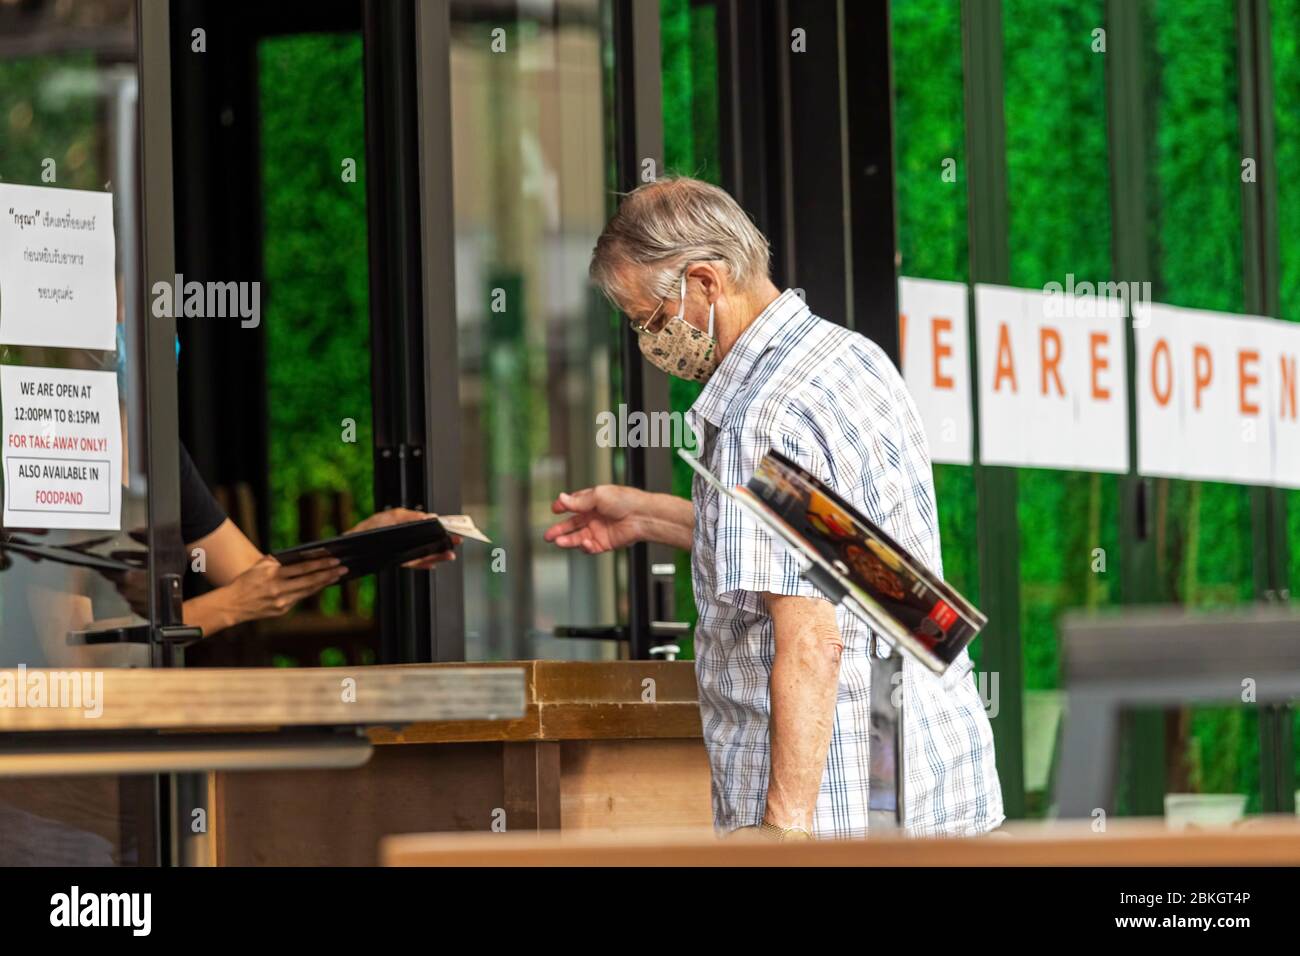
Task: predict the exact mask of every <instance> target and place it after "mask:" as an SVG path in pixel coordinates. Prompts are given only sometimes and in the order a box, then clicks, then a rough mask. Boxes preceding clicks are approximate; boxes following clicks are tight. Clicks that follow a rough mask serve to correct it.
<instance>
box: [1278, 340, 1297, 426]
mask: <svg viewBox="0 0 1300 956" xmlns="http://www.w3.org/2000/svg"><path fill="white" fill-rule="evenodd" d="M1295 381H1296V379H1295V356H1294V355H1283V356H1282V410H1281V413H1280V415H1281V417H1282V418H1286V417H1287V415H1286V409H1287V406H1288V405H1290V406H1291V421H1295V407H1296V401H1295V398H1296V388H1295Z"/></svg>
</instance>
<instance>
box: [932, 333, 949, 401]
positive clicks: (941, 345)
mask: <svg viewBox="0 0 1300 956" xmlns="http://www.w3.org/2000/svg"><path fill="white" fill-rule="evenodd" d="M951 331H952V319H949V318H941V317H939V316H937V315H936V316H935V317H934V318H933V319H932V320H931V321H930V340H931V343H932V344H933V346H934V348H933V352H934V387H935V388H952V376H951V375H944V374H943V372H942V370H940V368H939V362H940V361H942V360H943V359H946V358H948V357H949V356H950V355H952V346H951V345H949V344H948V343H947V342H940V341H939V333H940V332H951Z"/></svg>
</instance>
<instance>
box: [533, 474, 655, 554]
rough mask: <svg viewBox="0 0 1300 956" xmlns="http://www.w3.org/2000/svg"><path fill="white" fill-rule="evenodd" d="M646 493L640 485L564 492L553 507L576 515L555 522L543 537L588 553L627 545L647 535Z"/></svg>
mask: <svg viewBox="0 0 1300 956" xmlns="http://www.w3.org/2000/svg"><path fill="white" fill-rule="evenodd" d="M645 496H646V493H645V492H644V491H641V490H640V489H639V488H629V487H627V486H626V485H597V486H596V487H594V488H584V489H582V490H581V491H574V492H567V491H562V492H560V495H559V497H558V498H556V499H555V501H554V502H553V503H552V504H551V510H552V511H553V512H555V513H556V514H565V513H566V512H569V513H572V517H571V518H566V519H565V520H564V521H560V522H558V523H556V524H553V525H551V526H550V527H549V528H547V529H546V532H545V534H543V536H542V537H544V538H545V539H546V540H547V541H550V542H552V543H553V544H557V545H559V546H560V547H561V548H581V549H582V550H583V551H586V552H587V553H588V554H603V553H605V552H606V551H613V550H614V549H615V548H626V547H627V546H628V545H632V544H636V543H637V542H638V541H641V540H642V539H643V538H644V533H643V530H644V529H643V527H642V521H641V505H642V501H643V499H644V498H645Z"/></svg>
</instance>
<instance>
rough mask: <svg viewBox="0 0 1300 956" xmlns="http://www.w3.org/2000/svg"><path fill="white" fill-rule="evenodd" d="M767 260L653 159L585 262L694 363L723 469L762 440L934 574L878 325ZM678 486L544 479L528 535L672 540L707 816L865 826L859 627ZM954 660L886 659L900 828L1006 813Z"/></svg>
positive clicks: (748, 459)
mask: <svg viewBox="0 0 1300 956" xmlns="http://www.w3.org/2000/svg"><path fill="white" fill-rule="evenodd" d="M768 259H769V249H768V244H767V241H766V240H765V239H764V238H763V236H762V234H761V233H760V232H759V231H758V230H757V229H756V228H755V227H754V224H753V223H752V222H750V220H749V218H748V217H747V216H746V215H745V213H744V211H743V210H742V209H741V208H740V207H739V206H738V205H737V204H736V202H735V200H733V199H732V198H731V197H730V196H729V195H727V194H726V193H725V192H723V191H722V190H721V189H718V188H716V187H714V186H711V185H708V184H707V183H702V182H699V181H696V180H692V179H666V180H662V181H659V182H656V183H651V184H648V185H645V186H642V187H640V188H639V189H637V190H635V191H634V192H632V193H631V194H629V195H628V196H627V197H626V198H625V199H624V201H623V203H622V205H621V206H620V207H619V210H618V212H617V213H616V214H615V216H614V218H613V219H611V220H610V222H609V224H608V225H607V226H606V227H605V231H604V232H603V233H602V234H601V236H600V239H599V241H598V242H597V243H596V248H595V252H594V253H593V255H592V261H591V276H592V279H593V280H594V281H595V282H596V284H597V285H598V286H599V287H600V288H601V289H602V290H603V291H604V292H605V294H606V295H607V296H608V297H609V298H610V300H611V301H613V302H614V303H615V304H616V305H617V306H618V308H620V309H621V310H622V311H623V312H624V313H625V314H626V315H627V316H628V317H629V318H630V319H631V320H632V322H633V324H634V326H635V327H636V329H637V331H638V333H639V335H640V347H641V352H642V354H644V355H645V356H646V358H647V359H649V361H651V362H652V363H654V364H655V365H656V366H658V367H659V368H661V369H662V370H663V371H665V372H667V373H668V374H670V375H675V376H677V377H679V378H684V379H690V380H693V381H697V382H703V383H705V384H704V390H703V391H702V392H701V393H700V396H699V398H698V399H697V400H696V402H695V404H694V406H693V407H692V408H691V410H690V412H689V413H688V422H689V424H690V425H691V427H692V428H694V429H695V431H696V434H697V435H698V436H699V437H700V439H701V452H700V457H701V460H702V461H703V462H704V463H705V464H706V465H707V466H708V467H709V469H710V470H711V471H713V472H714V474H716V475H718V476H719V477H720V478H721V479H722V481H724V482H725V483H727V484H743V483H744V482H746V481H748V480H749V478H750V476H751V475H752V474H753V472H754V469H755V466H756V465H757V464H758V463H759V461H760V460H761V459H762V457H763V455H764V454H765V453H766V452H767V451H768V449H769V448H775V449H777V450H778V451H780V452H782V453H784V454H785V455H787V456H788V457H789V458H791V459H793V460H794V461H796V462H798V463H799V464H800V465H802V466H803V467H804V468H806V469H808V470H809V471H811V472H812V473H813V474H815V475H817V476H818V477H820V478H821V479H822V480H824V481H825V482H827V483H828V484H829V485H830V486H831V487H832V488H834V489H835V490H836V491H837V492H838V493H839V494H840V495H842V496H843V497H844V498H845V499H847V500H848V501H849V502H851V503H852V504H853V505H854V506H855V507H856V508H859V509H861V511H862V512H863V513H864V514H866V515H868V516H869V517H870V518H871V519H872V520H873V521H875V522H876V523H877V524H879V525H880V526H881V527H883V528H884V529H885V530H886V531H888V532H889V533H890V534H891V535H893V536H894V537H895V538H896V539H897V540H898V541H900V542H902V544H903V545H904V546H905V547H906V548H907V549H908V550H909V551H910V552H911V553H912V554H913V555H914V556H915V557H916V558H918V559H919V560H921V561H924V562H925V563H926V564H927V565H928V566H929V567H930V568H931V569H933V570H934V571H935V572H936V573H942V565H941V559H940V554H939V525H938V521H937V518H936V514H935V501H934V488H933V484H932V480H931V473H930V457H929V449H928V447H927V444H926V439H925V434H924V432H923V431H922V428H921V423H920V420H919V417H918V414H917V411H916V407H915V405H914V404H913V402H912V399H911V397H910V396H909V395H908V393H907V389H906V388H905V387H904V385H903V381H902V379H901V377H900V376H899V374H898V372H897V370H896V369H895V368H894V366H893V364H892V363H891V362H890V361H889V359H888V357H886V355H885V354H884V353H883V352H882V351H881V350H880V348H879V347H877V346H876V345H875V344H874V343H872V342H870V341H868V340H867V339H865V338H863V337H862V336H861V335H858V334H857V333H855V332H851V331H849V330H848V329H845V328H842V327H840V326H837V325H834V324H832V323H830V322H826V321H824V320H822V319H820V318H818V317H817V316H815V315H813V314H812V312H811V311H809V308H808V306H807V305H805V304H804V302H803V300H802V299H801V298H800V297H799V296H798V295H796V294H795V293H794V291H793V290H789V289H787V290H786V291H785V292H781V291H780V290H778V289H777V288H776V286H774V285H773V284H772V282H771V280H770V279H769V277H768V268H769V262H768ZM691 497H692V500H691V501H685V500H682V499H680V498H676V497H673V496H671V495H662V494H651V493H649V492H646V491H643V490H640V489H635V488H626V487H620V486H613V485H602V486H599V487H596V488H589V489H585V490H583V491H576V492H572V493H568V494H561V495H560V496H559V498H558V499H557V500H556V502H555V504H554V506H553V510H554V511H555V512H556V513H560V514H564V513H568V514H569V515H570V516H569V517H568V518H566V519H565V520H562V521H560V522H559V523H557V524H556V525H554V526H553V527H552V528H550V529H549V530H548V531H547V532H546V538H547V540H548V541H553V542H555V543H556V544H558V545H560V546H561V547H569V548H573V547H577V548H582V549H584V550H585V551H587V552H588V553H591V554H597V553H600V552H602V551H606V550H609V549H612V548H621V547H625V546H627V545H629V544H633V543H635V542H637V541H657V542H662V543H665V544H669V545H674V546H677V547H681V548H688V549H690V551H691V567H692V578H693V583H694V586H695V600H696V604H697V606H698V609H699V623H698V625H697V627H696V631H695V671H696V676H697V678H698V683H699V693H700V710H701V714H702V717H703V723H704V742H705V746H706V747H707V749H708V753H709V761H710V764H711V767H712V777H713V813H714V823H715V826H716V827H717V828H718V829H719V830H720V831H722V832H728V831H732V830H736V829H739V828H742V827H757V828H760V829H761V830H762V831H763V832H764V833H767V834H770V835H773V836H776V837H778V838H781V839H806V838H808V837H809V836H817V837H847V836H861V835H863V834H864V833H865V832H866V828H867V806H868V799H867V789H868V760H867V745H868V714H869V706H868V702H869V699H870V695H869V681H870V654H871V650H870V647H871V644H872V642H871V633H870V630H869V629H868V628H866V627H865V626H863V624H862V623H861V622H860V621H859V620H858V619H856V618H855V617H853V616H851V615H850V614H848V613H846V612H845V611H843V610H841V609H838V608H837V607H836V606H834V605H832V604H831V603H830V602H829V601H828V600H826V599H825V597H824V595H822V593H821V592H820V591H818V590H817V589H816V588H815V587H813V586H812V585H810V584H809V583H807V582H806V581H804V580H803V579H802V578H801V577H800V575H799V572H798V569H797V566H796V563H795V561H794V560H793V559H792V558H791V557H790V556H789V555H788V554H786V553H784V552H783V551H782V550H780V549H778V548H774V547H773V544H772V542H771V540H770V539H769V537H768V536H767V534H766V533H765V532H764V531H763V530H762V529H761V528H760V527H759V526H758V525H757V523H756V522H755V521H754V520H753V519H752V518H751V517H750V516H749V515H748V514H747V513H746V512H745V511H743V510H742V509H740V508H738V507H737V506H736V505H734V504H733V503H732V502H730V501H729V500H727V499H725V498H723V497H722V496H720V495H719V494H717V493H716V491H714V490H712V489H711V488H710V487H709V486H708V485H707V484H706V483H704V482H703V481H702V480H701V479H700V478H698V477H697V478H696V479H695V484H694V486H693V488H692V496H691ZM878 643H879V642H878ZM879 646H881V647H883V643H880V645H879ZM883 653H888V651H883ZM971 666H972V665H971V661H970V658H969V657H968V656H967V654H966V653H965V652H964V651H963V652H962V654H961V657H960V658H959V659H958V660H957V661H956V662H954V664H953V665H952V667H951V669H950V670H949V671H948V673H947V675H946V676H944V677H942V678H940V677H935V676H934V675H932V674H931V673H930V672H928V671H926V670H924V669H923V668H920V667H916V666H912V665H911V664H907V665H906V666H905V667H904V668H903V707H904V709H903V714H904V741H905V754H904V766H905V777H906V779H905V781H904V794H905V802H904V807H905V817H906V822H907V825H908V828H909V830H911V831H912V832H913V833H921V834H940V833H942V834H961V835H968V834H977V833H983V832H985V831H988V830H990V829H993V828H994V827H997V826H998V825H999V824H1000V823H1001V822H1002V820H1003V813H1002V795H1001V791H1000V788H999V785H998V776H997V770H996V768H995V766H994V760H993V735H992V731H991V728H990V727H989V722H988V718H987V716H986V714H985V710H984V705H983V702H982V701H981V699H980V696H979V694H978V692H977V691H976V689H975V686H974V681H973V680H972V678H971V675H970V671H971Z"/></svg>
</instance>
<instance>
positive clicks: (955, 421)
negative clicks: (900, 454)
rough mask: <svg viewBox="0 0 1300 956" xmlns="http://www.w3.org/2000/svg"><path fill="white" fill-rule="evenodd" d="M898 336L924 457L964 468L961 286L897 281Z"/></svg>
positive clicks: (966, 369)
mask: <svg viewBox="0 0 1300 956" xmlns="http://www.w3.org/2000/svg"><path fill="white" fill-rule="evenodd" d="M898 333H899V346H900V349H901V351H902V359H903V361H902V366H903V380H904V381H905V382H907V390H908V391H909V392H911V393H912V398H913V400H914V401H915V402H916V408H917V410H918V411H919V412H920V413H921V421H922V422H923V423H924V424H925V434H926V437H927V438H929V440H930V459H931V460H932V461H937V462H944V463H947V464H955V465H969V464H970V463H971V444H972V428H971V412H970V346H969V344H968V341H967V323H966V286H965V285H963V284H962V283H960V282H940V281H937V280H933V279H909V278H900V279H899V280H898Z"/></svg>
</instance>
